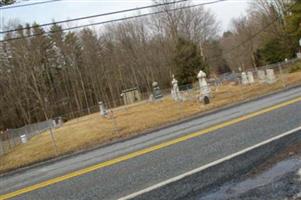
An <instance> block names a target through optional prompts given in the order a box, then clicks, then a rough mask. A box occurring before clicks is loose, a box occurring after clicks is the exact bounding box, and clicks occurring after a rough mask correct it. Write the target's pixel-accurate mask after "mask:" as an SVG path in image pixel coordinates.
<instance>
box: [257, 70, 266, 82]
mask: <svg viewBox="0 0 301 200" xmlns="http://www.w3.org/2000/svg"><path fill="white" fill-rule="evenodd" d="M257 77H258V80H259V82H260V83H263V82H265V79H266V76H265V71H264V70H258V71H257Z"/></svg>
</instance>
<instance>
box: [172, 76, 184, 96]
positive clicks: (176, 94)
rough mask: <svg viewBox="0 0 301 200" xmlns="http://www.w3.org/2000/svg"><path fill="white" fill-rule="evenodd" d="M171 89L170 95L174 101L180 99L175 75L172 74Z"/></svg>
mask: <svg viewBox="0 0 301 200" xmlns="http://www.w3.org/2000/svg"><path fill="white" fill-rule="evenodd" d="M171 84H172V90H171V96H172V98H173V99H174V100H175V101H180V100H182V96H181V93H180V90H179V86H178V81H177V80H176V79H175V76H174V75H173V79H172V82H171Z"/></svg>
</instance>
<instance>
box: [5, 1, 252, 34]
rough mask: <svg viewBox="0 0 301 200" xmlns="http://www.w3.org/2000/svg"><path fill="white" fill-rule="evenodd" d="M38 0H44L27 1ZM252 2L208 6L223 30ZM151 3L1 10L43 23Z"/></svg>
mask: <svg viewBox="0 0 301 200" xmlns="http://www.w3.org/2000/svg"><path fill="white" fill-rule="evenodd" d="M37 1H43V0H28V1H26V2H25V3H24V4H27V3H30V2H37ZM44 1H45V0H44ZM210 1H213V0H193V3H203V2H210ZM250 1H252V0H228V1H226V2H220V3H217V4H212V5H208V6H206V8H209V9H211V10H212V12H214V13H215V15H216V17H217V19H218V20H219V21H220V22H221V27H222V30H227V29H228V28H229V25H230V22H231V20H232V19H233V18H234V17H239V16H243V15H244V14H245V12H246V9H247V7H248V3H249V2H250ZM151 2H152V1H151V0H63V1H58V2H54V3H47V4H42V5H35V6H29V7H21V8H12V9H6V10H0V12H1V13H0V14H1V15H2V22H3V21H4V22H5V23H7V22H8V21H9V20H12V19H19V20H20V22H21V23H27V22H28V23H32V22H34V21H35V22H37V23H39V24H41V23H47V22H51V21H53V20H55V21H59V20H64V19H70V18H77V17H82V16H87V15H95V14H100V13H106V12H112V11H117V10H123V9H128V8H136V7H140V6H146V5H150V4H151ZM18 5H20V4H18ZM147 11H148V10H144V11H142V13H143V12H147ZM133 14H135V13H133V12H132V13H127V14H122V15H114V16H111V17H109V18H108V17H102V18H95V19H93V20H89V21H82V22H80V23H89V22H99V21H104V20H107V19H112V18H120V17H124V16H130V15H133ZM136 14H137V13H136ZM77 24H78V23H77Z"/></svg>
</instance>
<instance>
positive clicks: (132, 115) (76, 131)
mask: <svg viewBox="0 0 301 200" xmlns="http://www.w3.org/2000/svg"><path fill="white" fill-rule="evenodd" d="M278 79H280V77H278ZM282 80H283V81H282ZM283 83H285V84H286V86H288V85H295V84H300V83H301V72H295V73H290V74H286V75H284V76H283V77H282V78H281V79H280V80H278V81H277V82H276V83H274V84H271V85H268V84H260V83H255V84H253V85H248V86H239V85H231V84H226V85H223V86H221V87H219V88H218V90H217V91H214V92H213V95H214V97H213V99H212V102H211V104H209V105H207V106H204V105H202V104H200V103H199V102H198V101H197V100H196V97H195V96H196V94H193V95H191V97H192V98H191V99H189V100H187V101H185V102H175V101H173V100H172V99H171V98H170V97H166V98H165V99H164V100H162V101H160V102H155V103H148V102H145V103H139V104H137V105H132V106H130V107H121V108H118V109H116V110H115V111H114V118H113V119H112V118H103V117H101V116H100V115H99V113H95V114H91V115H88V116H85V117H81V118H78V119H74V120H71V121H69V122H67V123H65V125H64V126H63V127H62V128H59V129H57V130H55V138H56V142H57V146H58V152H59V155H64V154H68V153H72V152H75V151H79V150H83V149H87V148H91V147H93V146H96V145H101V144H108V143H110V142H112V141H115V140H118V139H122V138H128V137H131V136H135V135H137V134H141V133H142V132H143V131H145V130H147V129H150V128H154V127H158V126H161V125H164V124H167V123H170V122H174V121H177V120H180V119H182V118H186V117H189V116H192V115H195V114H198V113H201V112H204V111H208V110H212V109H215V108H218V107H222V106H225V105H229V104H231V103H235V102H239V101H242V100H245V99H248V98H254V97H256V96H260V95H264V94H267V93H269V92H272V91H275V90H279V89H281V88H283V87H284V85H283ZM55 156H56V154H55V151H54V147H53V143H52V141H51V137H50V134H49V133H48V132H46V133H43V134H41V135H38V136H36V137H34V138H32V139H31V140H30V141H29V142H28V143H27V144H22V145H19V146H17V147H16V148H15V149H14V150H13V151H11V152H10V153H8V154H6V155H3V156H1V157H0V173H1V172H5V171H8V170H12V169H16V168H19V167H23V166H26V165H30V164H33V163H36V162H39V161H43V160H47V159H50V158H53V157H55Z"/></svg>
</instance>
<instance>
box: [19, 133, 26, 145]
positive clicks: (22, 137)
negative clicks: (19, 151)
mask: <svg viewBox="0 0 301 200" xmlns="http://www.w3.org/2000/svg"><path fill="white" fill-rule="evenodd" d="M20 138H21V142H22V143H23V144H25V143H27V137H26V135H21V136H20Z"/></svg>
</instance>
